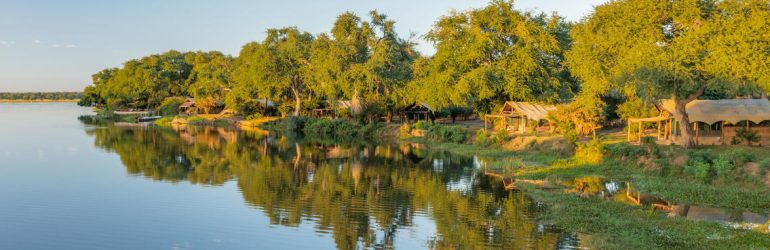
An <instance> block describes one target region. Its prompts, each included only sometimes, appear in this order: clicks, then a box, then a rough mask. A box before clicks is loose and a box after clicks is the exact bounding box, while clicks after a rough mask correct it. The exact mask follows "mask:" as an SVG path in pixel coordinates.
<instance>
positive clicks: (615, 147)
mask: <svg viewBox="0 0 770 250" xmlns="http://www.w3.org/2000/svg"><path fill="white" fill-rule="evenodd" d="M605 149H606V150H607V153H608V154H609V155H610V156H613V157H616V158H638V157H639V156H643V155H645V154H646V153H647V152H646V151H645V150H644V148H641V147H636V146H633V145H631V144H628V143H616V144H612V145H607V147H606V148H605Z"/></svg>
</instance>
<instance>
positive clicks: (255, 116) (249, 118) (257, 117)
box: [246, 113, 265, 120]
mask: <svg viewBox="0 0 770 250" xmlns="http://www.w3.org/2000/svg"><path fill="white" fill-rule="evenodd" d="M263 117H265V116H264V115H263V114H262V113H253V114H251V115H249V116H247V117H246V120H256V119H261V118H263Z"/></svg>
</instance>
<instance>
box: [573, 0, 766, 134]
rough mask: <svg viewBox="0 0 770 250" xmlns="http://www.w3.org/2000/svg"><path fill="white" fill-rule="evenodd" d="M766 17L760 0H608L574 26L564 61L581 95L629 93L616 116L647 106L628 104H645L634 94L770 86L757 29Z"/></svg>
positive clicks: (650, 96) (685, 95)
mask: <svg viewBox="0 0 770 250" xmlns="http://www.w3.org/2000/svg"><path fill="white" fill-rule="evenodd" d="M768 17H770V9H768V8H767V2H765V1H736V0H727V1H647V0H625V1H611V2H608V3H605V4H602V5H600V6H597V7H596V8H595V10H594V12H593V14H592V15H591V16H589V17H588V18H586V19H585V20H583V21H582V22H580V23H578V24H577V25H575V26H574V28H573V29H572V32H571V37H572V39H573V40H574V43H573V46H572V48H571V49H570V51H569V52H567V55H566V65H567V66H568V67H569V69H570V71H571V73H573V74H574V75H575V76H577V77H578V78H579V79H580V80H581V83H582V84H581V94H580V96H588V97H601V96H607V95H617V94H622V95H625V96H629V97H630V99H629V100H630V101H631V102H632V103H629V104H627V106H623V105H621V110H620V112H619V113H621V115H622V116H629V115H633V114H634V113H636V114H640V115H641V114H644V113H645V112H646V110H647V108H642V109H639V110H635V109H633V107H644V105H642V104H643V103H633V102H636V100H639V101H641V100H655V99H660V98H672V96H673V97H674V98H676V99H677V100H683V101H685V102H686V101H688V100H691V99H695V98H698V97H699V96H700V95H701V94H702V93H703V92H704V88H705V89H709V90H712V92H713V91H719V92H727V91H729V89H731V88H738V87H740V86H745V85H755V86H756V85H760V86H761V87H764V88H765V90H768V89H770V84H769V83H770V68H769V67H759V66H758V65H761V64H762V63H763V62H764V61H766V58H768V57H769V56H770V44H768V43H765V42H763V41H764V40H766V39H764V38H760V37H762V36H764V35H763V34H764V33H765V32H755V31H758V30H770V22H767V21H766V20H767V19H768ZM717 85H718V86H721V87H717V88H712V87H711V86H717ZM710 94H711V95H714V94H715V93H710ZM637 111H638V112H639V113H637ZM682 126H689V123H684V124H682Z"/></svg>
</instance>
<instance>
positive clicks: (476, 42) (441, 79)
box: [410, 0, 569, 108]
mask: <svg viewBox="0 0 770 250" xmlns="http://www.w3.org/2000/svg"><path fill="white" fill-rule="evenodd" d="M562 23H563V21H562V19H561V18H559V17H558V16H553V17H551V18H550V19H549V18H547V17H544V16H543V15H533V14H531V13H522V12H520V11H518V10H516V9H514V6H513V2H511V1H502V0H494V1H492V2H491V3H490V4H489V5H488V6H486V7H484V8H481V9H473V10H469V11H465V12H453V13H451V14H449V15H447V16H444V17H442V18H440V19H439V20H438V21H437V22H436V24H435V26H434V28H433V29H432V30H431V31H430V32H428V34H427V35H426V38H427V39H428V40H429V41H431V42H433V43H434V45H435V47H436V53H435V55H434V56H433V57H432V58H430V59H422V60H418V61H417V62H416V64H415V72H416V79H415V80H414V82H412V84H410V85H411V89H412V91H411V92H412V93H414V94H415V96H416V97H414V98H415V99H417V98H420V99H424V100H425V101H427V102H428V103H429V104H432V105H433V106H436V107H439V108H440V107H446V106H448V105H460V106H465V105H468V104H474V105H477V106H479V105H482V104H483V103H489V102H491V101H496V102H501V101H504V100H505V99H509V100H510V99H512V100H519V101H542V102H556V101H557V100H559V99H561V97H562V96H563V95H564V94H565V93H568V92H569V91H568V88H566V87H568V86H569V85H567V84H565V83H564V81H563V80H561V79H560V77H561V76H562V75H561V74H562V73H563V69H562V67H561V66H560V63H561V60H560V58H561V53H562V52H561V51H562V48H564V47H566V46H568V44H569V41H568V39H566V40H565V38H567V37H566V36H559V35H558V34H559V32H561V33H562V34H563V33H565V31H564V30H560V29H568V28H569V25H567V24H562Z"/></svg>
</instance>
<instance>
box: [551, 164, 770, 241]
mask: <svg viewBox="0 0 770 250" xmlns="http://www.w3.org/2000/svg"><path fill="white" fill-rule="evenodd" d="M564 185H565V186H567V187H572V188H570V189H567V190H566V192H570V193H575V194H577V195H580V196H583V197H588V196H598V197H601V198H604V199H607V200H613V201H616V202H621V203H626V204H631V205H636V206H649V207H652V208H654V209H656V210H659V211H663V212H666V213H667V214H668V216H670V217H683V218H687V219H689V220H696V221H711V222H717V223H721V224H722V225H725V226H727V227H732V228H741V229H749V230H754V231H758V232H763V233H770V216H768V215H761V214H757V213H753V212H749V211H744V210H729V209H723V208H713V207H703V206H696V205H690V204H677V203H672V202H669V201H666V200H664V199H662V198H660V197H657V196H654V195H650V194H645V193H642V192H640V191H639V190H637V189H636V188H634V186H633V185H632V184H631V183H629V182H618V181H612V180H605V179H603V178H601V177H596V176H588V177H581V178H577V179H574V180H570V181H566V182H564Z"/></svg>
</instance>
